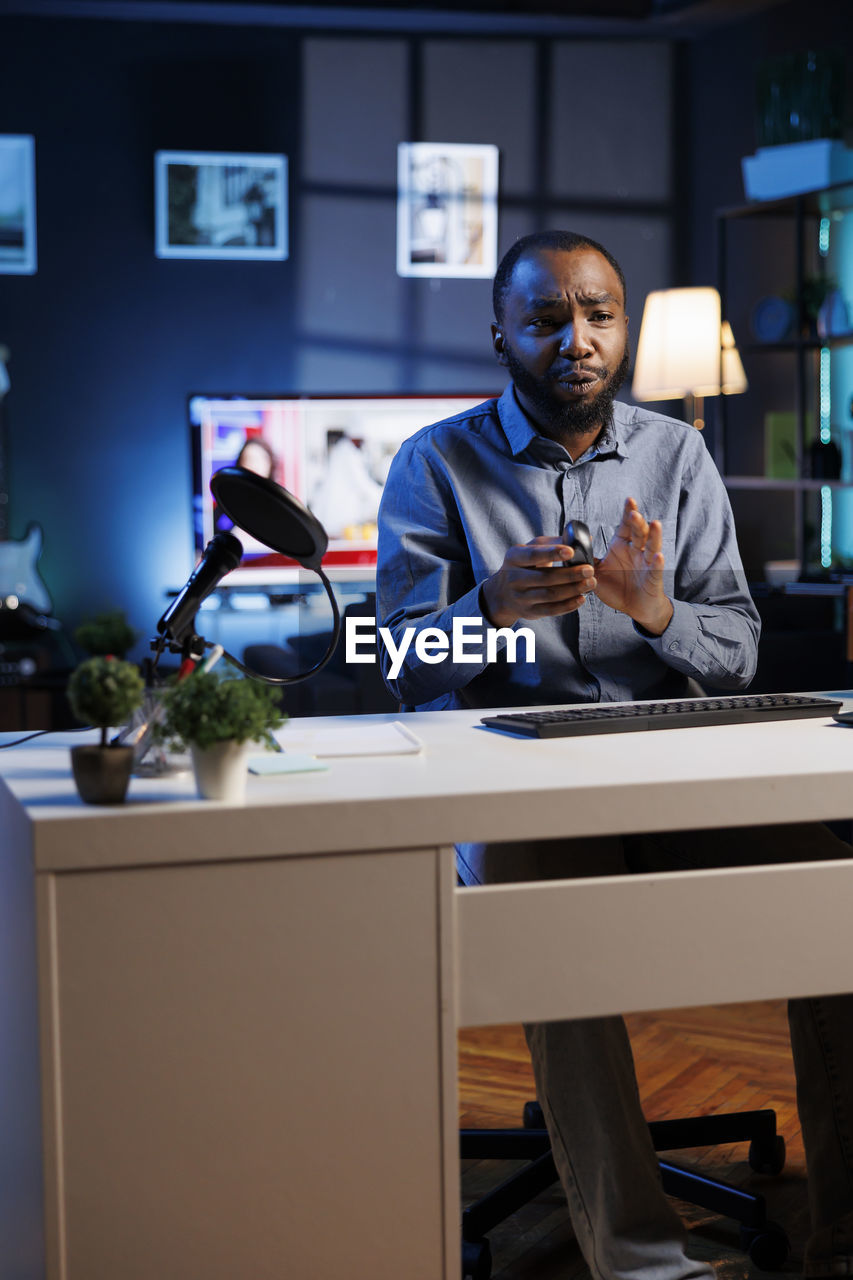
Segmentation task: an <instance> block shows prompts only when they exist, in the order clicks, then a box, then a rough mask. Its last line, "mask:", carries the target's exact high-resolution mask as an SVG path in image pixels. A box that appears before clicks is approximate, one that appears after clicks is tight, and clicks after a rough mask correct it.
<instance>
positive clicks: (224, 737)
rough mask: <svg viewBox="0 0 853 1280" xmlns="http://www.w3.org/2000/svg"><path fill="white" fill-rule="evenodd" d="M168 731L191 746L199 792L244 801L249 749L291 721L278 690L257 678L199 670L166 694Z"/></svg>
mask: <svg viewBox="0 0 853 1280" xmlns="http://www.w3.org/2000/svg"><path fill="white" fill-rule="evenodd" d="M163 713H164V714H163V724H162V730H161V732H162V734H163V735H164V736H165V737H167V738H171V739H178V740H179V741H180V742H184V743H186V744H187V746H188V747H189V748H190V754H191V756H192V761H193V770H194V772H195V779H196V786H197V787H198V793H199V795H200V796H202V797H203V798H204V799H207V800H228V801H231V802H239V801H240V800H242V799H243V797H244V795H245V790H246V752H247V750H248V745H249V743H250V742H254V741H257V740H259V739H266V738H268V736H269V732H270V730H271V729H274V728H276V727H277V726H278V725H280V724H281V723H282V721H283V720H284V719H285V716H284V715H283V713H282V711H281V709H280V707H279V705H278V691H277V690H276V689H274V688H272V687H271V686H269V685H264V684H260V683H259V682H258V681H256V680H248V679H243V678H242V677H235V676H228V675H226V676H220V675H219V674H218V673H217V672H213V671H198V672H195V673H194V674H193V675H191V676H187V677H186V678H185V679H183V680H179V681H178V682H177V683H176V684H174V685H172V686H171V688H169V689H167V690H166V691H165V693H164V695H163Z"/></svg>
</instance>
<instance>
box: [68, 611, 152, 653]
mask: <svg viewBox="0 0 853 1280" xmlns="http://www.w3.org/2000/svg"><path fill="white" fill-rule="evenodd" d="M74 639H75V640H76V641H77V643H78V644H79V646H80V648H81V649H84V650H85V651H86V653H89V654H91V655H92V656H93V657H107V656H109V655H110V654H112V655H113V656H114V657H116V658H123V657H124V656H125V654H126V653H127V651H128V649H131V648H133V646H134V644H135V643H136V641H137V639H138V632H136V631H134V629H133V627H132V626H131V625H130V623H129V622H128V620H127V617H126V615H125V612H124V610H123V609H107V610H105V611H104V612H103V613H98V614H96V615H95V616H94V618H86V619H84V621H83V622H81V623H80V626H79V627H78V628H77V630H76V631H75V632H74Z"/></svg>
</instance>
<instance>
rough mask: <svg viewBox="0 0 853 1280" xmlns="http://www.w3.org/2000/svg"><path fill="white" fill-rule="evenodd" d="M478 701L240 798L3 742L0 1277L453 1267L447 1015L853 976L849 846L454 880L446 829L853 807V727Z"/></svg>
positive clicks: (695, 820)
mask: <svg viewBox="0 0 853 1280" xmlns="http://www.w3.org/2000/svg"><path fill="white" fill-rule="evenodd" d="M376 718H377V717H365V720H367V721H370V720H372V719H376ZM478 721H479V715H475V714H469V713H466V712H449V713H444V712H442V713H433V714H431V715H428V716H420V717H418V718H417V719H416V720H415V721H413V724H414V726H415V728H416V730H417V732H418V734H419V735H420V736H421V738H422V739H423V740H424V742H425V744H426V750H425V751H424V753H423V754H422V755H420V756H402V757H393V758H392V757H383V758H378V757H374V758H369V759H367V758H363V759H350V760H338V761H334V762H332V766H331V768H330V769H329V771H328V772H326V773H311V774H301V775H290V776H285V777H277V778H252V779H250V784H249V795H248V800H247V804H246V806H245V807H244V808H243V807H228V806H221V805H216V804H211V803H199V802H197V801H195V800H194V799H192V798H191V797H192V786H191V782H190V780H189V777H183V778H180V779H175V780H169V781H168V782H155V781H146V782H143V781H140V780H137V779H134V780H133V782H132V784H131V792H130V797H129V800H130V803H128V805H126V806H124V807H121V808H116V809H110V810H100V809H94V808H87V807H85V806H83V805H81V804H80V803H79V801H78V800H77V798H76V794H75V793H74V790H73V784H72V783H71V781H70V778H69V774H68V767H67V749H66V747H64V746H63V747H61V748H58V747H56V746H55V745H51V744H52V743H54V742H55V741H56V740H55V739H46V740H42V741H41V742H40V743H36V744H34V745H33V746H31V747H28V748H22V749H16V750H14V751H8V752H4V753H3V754H2V755H0V774H2V784H0V830H2V832H3V844H2V853H0V1132H2V1133H3V1135H4V1142H3V1144H2V1146H0V1280H7V1277H11V1276H15V1277H16V1280H19V1278H20V1277H27V1278H28V1280H29V1277H32V1278H33V1280H36V1278H38V1280H41V1276H42V1263H41V1261H40V1253H41V1249H42V1247H43V1248H44V1250H45V1252H46V1258H47V1264H46V1270H47V1276H48V1280H117V1278H118V1277H121V1280H195V1278H196V1277H198V1278H199V1280H201V1278H202V1277H203V1280H236V1278H237V1277H247V1278H249V1277H250V1278H251V1280H267V1278H269V1280H272V1278H273V1277H275V1278H276V1280H281V1277H284V1276H286V1277H288V1280H290V1278H291V1277H292V1278H293V1280H338V1278H339V1277H341V1276H344V1275H346V1276H352V1277H354V1278H355V1280H361V1277H364V1278H365V1280H367V1278H368V1277H369V1278H370V1280H392V1278H393V1280H397V1277H399V1276H400V1275H405V1276H406V1277H407V1280H439V1278H440V1277H445V1278H446V1280H451V1278H453V1277H456V1276H457V1275H458V1265H459V1264H458V1257H459V1236H458V1159H457V1150H458V1148H457V1134H456V1124H457V1109H456V1092H455V1091H456V1027H457V1025H476V1024H483V1023H488V1022H503V1021H507V1020H512V1019H516V1018H519V1017H521V1016H524V1017H527V1018H542V1017H546V1016H557V1015H563V1016H581V1015H587V1014H592V1013H603V1012H610V1011H615V1010H621V1011H630V1010H636V1009H648V1008H654V1007H666V1006H675V1005H682V1004H691V1003H693V1004H699V1003H703V1002H717V1001H725V1000H749V999H762V998H767V997H775V996H781V995H797V994H814V993H816V992H831V991H841V990H849V989H851V988H853V948H851V947H850V946H849V941H848V939H849V903H850V901H851V896H853V861H850V862H841V863H822V864H817V865H815V864H810V865H805V866H804V865H795V866H784V867H772V868H760V869H750V870H742V869H739V870H736V871H727V872H689V873H684V874H677V875H671V876H641V877H614V878H610V879H606V880H595V879H589V880H573V881H565V882H557V883H552V884H550V885H549V886H547V887H543V886H540V885H522V886H499V887H495V888H490V889H482V890H475V891H467V890H462V891H459V890H456V889H455V880H454V868H453V854H452V849H451V847H450V846H451V842H452V841H454V840H463V839H474V838H477V839H500V838H504V839H516V838H520V837H523V836H538V837H543V838H544V837H550V836H556V835H560V834H566V833H571V834H577V835H584V834H603V833H619V832H626V831H639V830H662V829H678V828H681V827H685V826H720V827H723V826H726V825H740V824H749V823H765V822H788V821H805V820H811V819H820V818H823V819H831V818H844V817H849V816H850V815H851V813H853V732H850V730H848V729H845V728H841V727H838V726H835V725H832V723H831V722H826V721H790V722H783V723H776V724H772V725H769V726H765V727H762V726H753V725H746V726H744V725H738V726H732V727H715V728H709V729H682V730H669V731H666V732H663V733H653V734H619V735H615V736H609V735H608V736H601V737H592V738H584V739H577V738H576V739H562V740H558V741H551V742H538V741H535V740H517V739H513V738H510V737H507V736H500V735H496V734H491V733H488V732H486V731H483V730H480V729H478V728H477V727H475V726H476V725H477V724H478ZM317 723H318V722H316V721H313V722H311V724H312V726H315V725H316V724H317ZM347 723H352V721H348V722H347ZM78 740H79V739H78ZM66 742H67V740H66ZM34 882H35V895H33V883H34ZM721 920H723V921H725V922H726V923H727V925H728V930H729V932H728V938H727V945H726V946H725V947H724V948H721V947H720V946H719V937H720V921H721ZM809 922H813V923H809ZM783 938H784V939H785V941H786V947H785V949H784V950H783V949H780V947H779V945H778V944H779V941H780V939H783ZM798 939H802V942H803V945H802V947H801V948H796V947H795V946H794V945H792V943H795V942H796V941H797V940H798ZM36 956H37V962H36ZM546 974H548V975H552V978H551V980H548V979H546V978H545V977H544V976H543V975H546ZM561 975H568V976H567V977H563V976H561ZM39 1039H40V1043H41V1048H40V1050H39ZM39 1057H40V1060H41V1072H42V1075H41V1080H42V1083H41V1092H40V1094H39V1087H38V1076H39V1072H38V1064H39ZM40 1108H41V1114H42V1117H43V1125H42V1127H43V1133H44V1160H43V1165H42V1159H41V1156H40V1147H39V1128H40V1121H39V1110H40ZM42 1180H43V1182H44V1187H45V1206H46V1207H45V1210H44V1214H43V1224H44V1229H43V1232H42V1208H41V1198H40V1196H41V1185H42ZM42 1236H43V1239H44V1246H42V1244H41V1241H42ZM10 1259H15V1260H16V1261H15V1262H14V1263H12V1262H10ZM4 1268H5V1269H4Z"/></svg>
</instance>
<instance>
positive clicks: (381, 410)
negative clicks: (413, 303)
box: [189, 393, 489, 588]
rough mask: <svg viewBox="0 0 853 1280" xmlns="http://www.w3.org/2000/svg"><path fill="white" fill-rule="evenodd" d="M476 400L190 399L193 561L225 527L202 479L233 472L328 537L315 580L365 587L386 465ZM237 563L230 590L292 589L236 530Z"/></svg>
mask: <svg viewBox="0 0 853 1280" xmlns="http://www.w3.org/2000/svg"><path fill="white" fill-rule="evenodd" d="M488 398H489V396H488V393H486V394H482V395H467V396H464V395H406V396H401V395H352V396H341V395H335V396H319V395H318V396H315V395H297V394H295V393H294V394H292V393H287V394H282V395H220V396H217V395H202V394H197V395H192V396H190V399H189V420H190V429H191V433H192V451H193V490H194V493H193V529H194V537H195V548H196V553H197V555H201V552H202V551H203V550H204V548H205V546H206V545H207V543H208V542H209V541H210V539H211V538H212V537H213V535H214V534H215V533H217V532H219V531H220V530H222V529H230V528H231V525H230V522H229V521H228V518H227V517H226V516H225V514H224V512H221V511H218V510H217V509H216V507H215V504H214V500H213V496H212V494H211V492H210V479H211V476H212V475H213V474H214V472H216V471H217V470H218V469H219V467H225V466H233V465H234V464H235V463H237V464H238V465H240V466H246V467H248V468H249V469H251V470H256V471H259V472H260V473H261V474H267V475H271V476H272V478H273V479H274V480H276V481H278V483H279V484H281V485H283V486H284V488H285V489H288V490H289V491H290V492H291V493H293V494H295V495H296V497H297V498H299V499H300V500H301V501H302V502H304V503H305V505H306V506H307V507H309V508H310V510H311V511H313V512H314V514H315V515H316V516H317V518H318V519H319V520H320V522H321V523H322V525H323V526H324V528H325V530H326V533H327V534H328V536H329V546H328V550H327V552H326V555H325V556H324V558H323V568H324V571H325V572H326V573H327V574H328V575H329V577H331V578H333V579H336V580H338V581H341V580H347V579H351V580H356V579H368V580H370V579H372V578H373V577H374V576H375V571H376V519H377V513H378V511H379V500H380V498H381V496H382V488H383V486H384V484H385V480H386V477H387V475H388V468H389V467H390V465H391V459H392V458H393V457H394V454H395V453H396V452H397V450H398V448H399V447H400V445H401V444H402V442H403V441H404V440H405V439H406V438H407V437H408V436H410V435H413V434H414V432H415V431H418V430H419V429H420V428H421V427H424V426H426V425H427V424H429V423H431V422H438V421H440V420H441V419H442V418H449V417H452V416H453V415H454V414H456V413H462V412H463V411H465V410H466V409H469V408H473V407H474V406H475V405H477V404H481V403H482V402H483V400H486V399H488ZM234 532H235V533H236V535H237V537H238V538H239V539H240V541H241V542H242V543H243V548H244V555H243V562H242V564H241V566H240V568H239V569H236V570H234V571H233V572H232V573H231V574H229V575H228V579H227V583H228V584H232V585H239V584H241V583H242V584H253V585H256V586H257V587H259V588H264V587H267V586H275V585H276V584H279V583H282V584H287V583H296V582H299V581H300V580H301V579H300V574H302V575H303V577H304V570H300V567H299V565H298V564H297V563H296V561H294V560H288V559H287V558H286V557H284V556H281V555H278V554H276V553H275V552H272V551H270V550H269V548H267V547H264V546H263V545H262V544H261V543H259V542H257V541H256V540H255V539H253V538H252V537H250V535H249V534H248V533H246V532H245V531H244V530H241V529H235V530H234Z"/></svg>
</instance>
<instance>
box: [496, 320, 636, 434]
mask: <svg viewBox="0 0 853 1280" xmlns="http://www.w3.org/2000/svg"><path fill="white" fill-rule="evenodd" d="M504 354H505V356H506V363H507V368H508V369H509V371H510V373H511V374H512V380H513V382H514V383H515V385H516V387H517V388H518V390H519V391H520V392H522V394H523V395H524V396H525V398H526V399H527V401H528V402H529V404H530V405H531V406H532V407H533V409H534V411H535V414H536V420H537V423H538V424H539V425H540V426H541V427H542V428H543V429H544V430H545V432H546V434H547V435H550V436H552V437H554V438H557V439H559V438H560V437H561V436H583V435H587V434H588V432H590V431H592V430H593V429H594V428H595V427H603V426H604V425H605V423H606V422H608V421H609V419H610V415H611V412H612V410H613V400H614V397H615V395H616V392H617V391H618V390H619V388H620V387H621V386H622V383H623V382H624V381H625V379H626V377H627V376H628V366H629V356H628V343H627V342H626V343H625V351H624V354H623V356H622V359H621V360H620V361H619V364H618V365H617V366H616V368H615V369H614V370H613V372H612V373H608V372H606V371H605V370H603V369H601V368H600V367H596V366H591V365H586V364H580V365H574V366H573V367H572V371H573V372H581V371H586V372H587V373H595V374H596V376H597V377H598V380H599V382H598V390H597V391H596V393H595V395H591V396H584V397H583V398H582V399H578V400H570V401H568V402H567V401H565V400H561V399H559V398H558V396H557V395H555V393H554V391H553V389H552V383H554V382H556V381H557V378H556V377H555V376H554V375H553V374H548V375H546V377H545V378H537V377H536V376H535V375H534V374H532V373H531V372H530V371H529V370H528V369H526V368H525V367H524V365H523V364H522V363H521V361H520V360H519V359H518V356H517V355H516V354H515V352H514V351H513V350H512V348H511V347H510V346H509V344H508V343H507V342H504ZM565 376H566V373H565V371H563V370H561V371H560V377H563V378H564V377H565Z"/></svg>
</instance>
